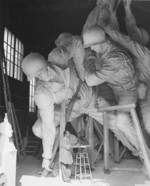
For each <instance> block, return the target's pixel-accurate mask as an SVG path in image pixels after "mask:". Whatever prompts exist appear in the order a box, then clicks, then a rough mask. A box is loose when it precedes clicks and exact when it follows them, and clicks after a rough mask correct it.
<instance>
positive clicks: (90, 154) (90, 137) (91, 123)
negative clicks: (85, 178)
mask: <svg viewBox="0 0 150 186" xmlns="http://www.w3.org/2000/svg"><path fill="white" fill-rule="evenodd" d="M88 125H89V131H88V137H89V160H90V165H91V169H94V168H95V167H94V157H93V151H94V141H93V118H91V117H89V119H88Z"/></svg>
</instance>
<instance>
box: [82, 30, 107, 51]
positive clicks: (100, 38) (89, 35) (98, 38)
mask: <svg viewBox="0 0 150 186" xmlns="http://www.w3.org/2000/svg"><path fill="white" fill-rule="evenodd" d="M82 37H83V43H84V48H88V47H90V46H92V45H97V44H101V43H103V42H104V41H105V32H104V29H103V28H101V27H99V26H92V27H90V28H88V29H87V30H85V31H84V33H83V36H82Z"/></svg>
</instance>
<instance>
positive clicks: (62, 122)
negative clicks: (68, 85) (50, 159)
mask: <svg viewBox="0 0 150 186" xmlns="http://www.w3.org/2000/svg"><path fill="white" fill-rule="evenodd" d="M65 127H66V102H65V101H63V102H62V103H61V114H60V135H59V139H60V140H61V139H62V138H63V133H64V131H65ZM60 140H59V145H60ZM60 156H61V148H59V157H60ZM59 178H60V179H61V180H62V172H61V165H60V163H59Z"/></svg>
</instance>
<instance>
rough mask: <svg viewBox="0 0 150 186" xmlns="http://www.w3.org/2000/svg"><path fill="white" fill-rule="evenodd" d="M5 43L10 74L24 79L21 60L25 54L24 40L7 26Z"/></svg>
mask: <svg viewBox="0 0 150 186" xmlns="http://www.w3.org/2000/svg"><path fill="white" fill-rule="evenodd" d="M3 45H4V53H5V58H6V62H7V71H8V75H10V76H12V77H14V78H16V79H18V80H21V81H22V80H23V73H22V71H21V60H22V56H23V54H24V53H23V52H24V49H23V48H24V46H23V44H22V42H21V41H20V40H19V39H18V38H17V37H15V35H14V34H12V33H11V32H10V31H9V30H8V29H7V28H5V29H4V44H3Z"/></svg>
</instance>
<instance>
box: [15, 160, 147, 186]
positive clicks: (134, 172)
mask: <svg viewBox="0 0 150 186" xmlns="http://www.w3.org/2000/svg"><path fill="white" fill-rule="evenodd" d="M103 167H104V165H103V160H101V161H100V163H99V164H98V165H97V166H96V168H95V170H93V171H92V176H93V180H92V182H91V181H90V180H89V179H86V180H83V181H82V182H81V183H80V182H79V180H74V177H73V178H72V182H71V184H70V185H76V186H77V185H80V186H82V185H86V186H88V185H89V186H135V184H144V183H145V181H146V180H147V178H146V176H145V175H144V174H143V172H142V164H141V162H140V161H139V160H138V159H124V160H121V162H120V164H115V163H114V160H113V159H112V160H110V174H104V172H103ZM40 169H41V160H38V159H36V158H34V157H27V158H26V160H25V161H24V162H23V163H22V164H20V165H19V166H18V167H17V173H16V174H17V179H16V186H34V185H35V186H52V185H55V186H57V185H61V186H63V185H64V186H65V185H68V184H69V183H64V182H62V181H61V178H60V177H59V176H58V177H55V178H53V177H48V178H43V177H37V176H36V173H37V171H38V170H40Z"/></svg>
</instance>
